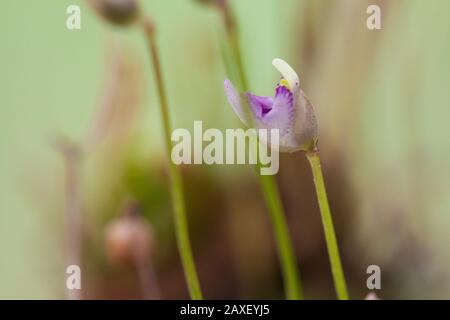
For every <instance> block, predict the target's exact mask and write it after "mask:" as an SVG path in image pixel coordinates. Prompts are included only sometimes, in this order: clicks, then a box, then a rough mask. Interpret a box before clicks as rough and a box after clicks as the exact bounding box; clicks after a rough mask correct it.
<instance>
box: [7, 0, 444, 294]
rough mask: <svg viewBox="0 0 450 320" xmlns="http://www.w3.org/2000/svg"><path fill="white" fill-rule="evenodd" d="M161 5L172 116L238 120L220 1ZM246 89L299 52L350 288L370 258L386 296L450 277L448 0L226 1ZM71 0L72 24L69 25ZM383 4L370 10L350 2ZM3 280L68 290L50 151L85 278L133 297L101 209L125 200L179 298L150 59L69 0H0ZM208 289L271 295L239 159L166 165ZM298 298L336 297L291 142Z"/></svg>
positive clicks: (286, 188)
mask: <svg viewBox="0 0 450 320" xmlns="http://www.w3.org/2000/svg"><path fill="white" fill-rule="evenodd" d="M141 2H142V6H143V9H144V11H145V12H147V13H148V14H150V15H151V16H152V17H153V19H154V20H155V22H156V24H157V32H158V44H159V49H160V52H161V60H162V68H163V72H164V79H165V83H166V85H167V89H168V94H169V103H170V112H171V116H172V124H173V127H174V128H176V127H184V128H188V129H190V130H192V128H193V121H194V120H203V123H204V126H205V127H215V128H234V127H238V126H239V125H240V124H239V122H238V120H237V118H236V116H235V115H234V114H233V112H232V110H231V108H230V107H229V106H228V105H227V103H226V99H225V96H224V93H223V89H222V83H223V80H224V78H225V77H226V74H225V67H224V64H223V61H222V55H221V51H222V43H221V39H223V33H224V30H223V26H222V22H221V19H220V15H219V14H218V13H217V12H216V11H214V10H212V9H211V8H208V7H206V6H204V5H201V4H199V3H198V1H194V0H192V1H189V0H171V1H166V0H145V1H141ZM230 2H231V5H232V8H233V10H234V12H235V15H236V18H237V22H238V24H239V30H240V40H241V44H242V49H243V54H244V63H245V68H246V71H247V73H248V76H249V80H250V81H249V82H250V86H251V88H252V91H254V92H256V93H257V94H260V95H269V94H271V93H272V91H273V88H274V84H275V83H276V81H277V79H278V74H277V72H276V71H275V70H274V69H273V67H272V66H271V63H270V62H271V60H272V59H273V58H274V57H281V58H283V59H285V60H286V61H289V62H290V64H291V65H292V66H293V67H294V68H295V69H296V70H297V71H298V73H299V74H300V77H301V81H302V86H303V89H304V91H305V92H306V93H307V95H308V96H309V98H310V100H311V101H312V102H313V104H314V106H315V109H316V113H317V116H318V120H319V126H320V138H319V141H320V142H319V143H320V149H321V153H322V157H323V166H324V173H325V179H326V182H327V187H328V190H329V197H330V205H331V208H332V212H333V214H334V218H335V222H336V228H337V234H338V238H339V242H340V248H341V253H342V256H343V263H344V269H345V272H346V275H347V278H348V282H349V286H350V291H351V296H352V297H353V298H358V299H361V298H364V296H365V295H366V293H367V288H366V278H367V274H366V268H367V266H368V265H371V264H376V265H379V266H380V267H381V271H382V290H380V291H378V295H379V296H380V297H381V298H382V299H408V298H419V299H431V298H438V299H447V298H449V297H450V278H449V276H450V274H449V270H450V255H449V253H450V250H449V247H448V243H449V240H450V239H449V237H450V232H449V231H450V165H449V164H450V127H449V125H448V119H450V108H449V107H450V105H449V103H450V90H449V84H450V60H449V58H448V57H450V42H449V41H448V34H449V31H450V20H449V19H448V12H449V11H450V2H449V1H445V0H432V1H423V0H395V1H381V0H371V1H362V0H336V1H331V0H283V1H279V0H244V1H236V0H235V1H230ZM71 4H76V5H79V6H80V7H81V9H82V18H81V19H82V20H81V21H82V22H81V23H82V29H81V30H74V31H71V30H68V29H67V28H66V19H67V14H66V8H67V7H68V6H69V5H71ZM369 4H378V5H380V7H381V8H382V30H374V31H370V30H368V29H367V28H366V18H367V14H366V8H367V6H368V5H369ZM0 39H1V42H0V298H8V299H10V298H25V299H30V298H37V299H58V298H64V295H65V293H64V288H65V287H64V285H65V267H66V258H65V257H66V254H67V252H66V251H67V248H66V246H65V245H64V244H65V235H67V230H66V229H65V197H66V196H65V184H66V175H65V163H66V162H65V160H64V157H63V156H62V154H61V152H60V151H58V150H55V147H54V141H61V139H62V137H64V139H66V141H72V143H76V144H86V145H89V148H87V151H86V152H83V154H82V156H81V157H80V159H79V160H78V165H79V167H78V169H79V170H78V177H79V179H80V201H81V206H82V219H83V232H82V236H81V238H82V241H83V250H82V251H83V256H82V261H83V262H82V272H83V273H82V274H83V297H84V298H90V299H101V298H125V299H127V298H141V297H142V294H141V290H140V286H139V280H138V276H137V275H136V271H135V269H134V268H133V267H130V266H128V265H123V264H120V265H118V264H116V263H112V262H111V261H110V259H108V252H107V251H108V247H107V244H106V243H105V237H104V234H105V227H106V226H107V225H108V223H110V222H111V221H112V220H114V219H117V218H118V217H119V215H120V213H121V210H122V209H121V208H123V206H124V203H126V202H127V201H129V199H134V201H136V202H138V203H139V205H140V208H141V213H142V215H143V217H144V219H145V221H147V222H148V223H149V224H151V226H152V229H153V231H154V240H155V242H154V243H155V244H154V245H153V246H152V247H151V251H152V255H151V257H152V259H151V263H152V265H153V266H154V269H155V274H156V280H157V283H158V286H159V288H160V291H161V295H162V297H163V298H186V297H187V290H186V286H185V283H184V279H183V274H182V270H181V266H180V261H179V257H178V254H177V250H176V246H175V239H174V233H173V227H172V224H173V220H172V211H171V206H170V201H169V195H168V190H167V187H168V186H167V179H166V178H167V177H166V173H165V166H164V161H165V158H164V150H163V149H162V144H161V142H162V135H161V127H160V123H159V113H158V112H159V109H158V104H157V103H158V99H157V97H156V95H155V86H154V78H153V71H152V69H151V66H150V63H149V61H148V57H147V51H146V45H145V41H144V38H143V35H142V34H141V33H140V32H139V30H137V29H133V28H127V29H119V28H114V27H111V26H109V25H107V24H106V23H104V22H103V21H102V20H100V19H99V18H98V16H96V15H95V14H93V13H92V12H91V11H90V9H89V8H88V7H87V6H86V5H85V3H84V2H83V1H80V0H40V1H27V0H3V1H2V4H1V9H0ZM182 169H183V175H184V178H185V179H184V180H185V188H186V192H187V206H188V214H189V223H190V229H191V238H192V243H193V250H194V254H195V258H196V262H197V264H198V269H199V275H200V281H201V284H202V287H203V290H204V294H205V296H206V297H207V298H274V299H281V298H283V287H282V282H281V275H280V269H279V265H278V259H277V255H276V251H275V247H274V243H273V236H272V231H271V228H270V223H269V221H268V218H267V215H266V213H265V207H264V203H263V199H262V196H261V194H260V192H259V188H258V185H257V183H256V179H255V176H254V174H253V170H252V168H251V167H249V166H200V165H197V166H187V167H184V168H182ZM277 179H278V181H279V185H280V188H281V192H282V198H283V203H284V206H285V209H286V213H287V216H288V221H289V228H290V231H291V234H292V238H293V239H294V242H295V250H296V254H297V258H298V263H299V268H300V271H301V275H302V278H303V282H304V287H305V295H306V297H307V298H309V299H318V298H334V290H333V284H332V279H331V275H330V267H329V263H328V259H327V256H326V247H325V243H324V235H323V232H322V229H321V222H320V216H319V211H318V207H317V203H316V202H315V201H316V200H315V194H314V189H313V184H312V179H311V174H310V172H309V168H308V164H307V161H306V159H305V157H304V156H303V155H302V154H301V153H298V154H292V155H282V158H281V169H280V172H279V174H278V176H277Z"/></svg>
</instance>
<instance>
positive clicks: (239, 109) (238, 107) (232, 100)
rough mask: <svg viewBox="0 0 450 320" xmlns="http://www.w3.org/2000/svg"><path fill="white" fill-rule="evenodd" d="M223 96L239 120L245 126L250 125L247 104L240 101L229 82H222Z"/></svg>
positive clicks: (237, 93) (238, 95)
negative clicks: (224, 95)
mask: <svg viewBox="0 0 450 320" xmlns="http://www.w3.org/2000/svg"><path fill="white" fill-rule="evenodd" d="M224 88H225V94H226V96H227V99H228V103H229V104H230V105H231V107H232V108H233V110H234V112H235V113H236V114H237V116H238V117H239V119H241V121H242V122H243V123H244V124H245V125H246V126H249V125H250V124H251V118H250V115H249V112H248V111H247V103H246V101H244V99H242V97H241V95H240V94H239V92H238V91H237V90H236V89H235V88H234V86H233V84H232V83H231V81H230V80H228V79H226V80H225V82H224Z"/></svg>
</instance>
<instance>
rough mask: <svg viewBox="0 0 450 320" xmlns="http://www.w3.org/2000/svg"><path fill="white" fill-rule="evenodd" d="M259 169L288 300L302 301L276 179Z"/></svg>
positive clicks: (240, 70) (238, 58)
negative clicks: (262, 173)
mask: <svg viewBox="0 0 450 320" xmlns="http://www.w3.org/2000/svg"><path fill="white" fill-rule="evenodd" d="M219 8H220V9H221V12H222V15H223V19H224V23H225V27H226V31H227V38H228V44H229V47H230V50H231V54H232V55H233V59H234V61H235V66H236V69H237V74H238V77H239V79H238V80H239V82H240V86H241V88H242V90H243V91H248V82H247V77H246V73H245V69H244V64H243V60H242V54H241V47H240V44H239V37H238V32H237V26H236V23H235V19H234V16H233V15H232V13H231V10H230V8H229V6H228V5H227V1H226V0H223V1H220V2H219ZM259 167H260V164H257V165H256V169H258V170H257V173H256V174H257V175H258V176H259V184H260V187H261V191H262V194H263V197H264V201H265V203H266V206H267V211H268V213H269V216H270V220H271V222H272V225H273V229H274V236H275V242H276V246H277V250H278V254H279V256H280V264H281V269H282V273H283V281H284V287H285V293H286V298H287V299H289V300H300V299H303V293H302V288H301V281H300V275H299V272H298V268H297V264H296V259H295V253H294V248H293V245H292V241H291V238H290V236H289V230H288V227H287V222H286V217H285V214H284V212H283V206H282V202H281V198H280V194H279V192H278V188H277V183H276V180H275V176H272V175H261V174H260V172H259Z"/></svg>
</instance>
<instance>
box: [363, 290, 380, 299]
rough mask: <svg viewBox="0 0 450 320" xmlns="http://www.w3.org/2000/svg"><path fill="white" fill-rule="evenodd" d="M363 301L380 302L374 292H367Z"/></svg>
mask: <svg viewBox="0 0 450 320" xmlns="http://www.w3.org/2000/svg"><path fill="white" fill-rule="evenodd" d="M364 300H380V298H378V296H377V294H376V293H375V292H369V293H368V294H367V296H366V297H365V298H364Z"/></svg>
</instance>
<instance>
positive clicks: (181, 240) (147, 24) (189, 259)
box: [143, 20, 202, 300]
mask: <svg viewBox="0 0 450 320" xmlns="http://www.w3.org/2000/svg"><path fill="white" fill-rule="evenodd" d="M143 26H144V30H145V34H146V37H147V42H148V46H149V50H150V56H151V63H152V65H153V69H154V72H155V77H156V86H157V89H158V95H159V99H160V107H161V117H162V124H163V129H164V141H165V144H166V152H167V157H168V163H169V177H170V192H171V195H172V204H173V210H174V215H175V217H174V218H175V235H176V239H177V244H178V250H179V252H180V256H181V262H182V265H183V269H184V274H185V277H186V281H187V286H188V289H189V293H190V296H191V298H192V299H194V300H201V299H202V292H201V289H200V284H199V281H198V276H197V271H196V269H195V263H194V258H193V255H192V249H191V244H190V241H189V231H188V224H187V218H186V208H185V204H184V203H185V202H184V192H183V183H182V179H181V174H180V171H179V168H178V166H176V165H175V164H174V163H173V162H172V161H171V160H170V150H172V140H171V132H172V130H171V127H170V118H169V108H168V103H167V96H166V92H165V87H164V83H163V78H162V73H161V67H160V63H159V55H158V50H157V47H156V42H155V35H154V29H153V24H152V23H151V21H149V20H145V21H144V24H143Z"/></svg>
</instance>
